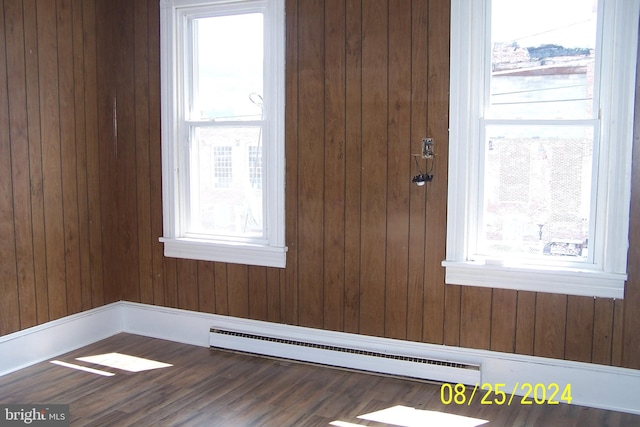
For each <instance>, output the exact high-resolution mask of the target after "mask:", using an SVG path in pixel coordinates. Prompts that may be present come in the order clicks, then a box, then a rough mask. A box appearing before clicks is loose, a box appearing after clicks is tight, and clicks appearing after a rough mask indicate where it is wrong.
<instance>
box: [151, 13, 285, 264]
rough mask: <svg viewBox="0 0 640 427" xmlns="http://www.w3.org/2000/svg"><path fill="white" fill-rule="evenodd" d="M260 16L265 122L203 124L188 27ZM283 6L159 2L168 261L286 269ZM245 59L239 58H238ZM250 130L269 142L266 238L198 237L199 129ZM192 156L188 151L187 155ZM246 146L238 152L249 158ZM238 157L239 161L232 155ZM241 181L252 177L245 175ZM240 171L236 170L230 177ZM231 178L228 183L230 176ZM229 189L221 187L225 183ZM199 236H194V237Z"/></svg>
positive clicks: (264, 167) (263, 172)
mask: <svg viewBox="0 0 640 427" xmlns="http://www.w3.org/2000/svg"><path fill="white" fill-rule="evenodd" d="M255 12H258V13H262V14H263V16H264V21H263V22H264V24H263V25H264V32H263V35H264V59H263V64H262V66H263V73H264V80H263V83H262V85H263V91H264V92H263V94H261V98H260V99H261V100H263V103H264V105H263V106H261V108H264V109H263V117H262V118H261V119H259V120H258V119H256V120H253V121H251V120H245V121H236V122H224V121H222V122H220V121H216V119H210V120H209V121H208V122H207V120H208V119H206V118H205V119H201V118H198V117H195V118H194V117H193V114H191V113H190V111H189V109H190V106H189V103H190V102H192V101H189V96H190V93H191V91H195V89H193V88H194V87H196V86H197V85H198V82H197V81H194V80H197V78H196V77H193V76H194V74H193V72H191V71H190V70H192V68H190V67H192V66H193V67H197V64H195V65H194V64H193V62H194V61H196V58H194V57H193V55H192V52H193V49H194V48H193V45H192V43H193V41H192V39H191V34H193V33H192V32H190V31H192V30H191V28H190V26H189V21H190V20H191V19H194V18H200V17H205V18H206V17H209V16H227V15H234V14H243V13H255ZM284 14H285V12H284V0H161V1H160V19H161V22H160V47H161V101H162V105H161V118H162V184H163V186H162V188H163V190H162V196H163V236H162V237H161V238H160V241H161V242H163V244H164V254H165V256H168V257H175V258H187V259H196V260H205V261H219V262H228V263H239V264H247V265H261V266H268V267H280V268H283V267H285V265H286V252H287V248H286V244H285V191H284V183H285V152H284V148H285V144H284V103H285V90H284V87H285V83H284V55H285V53H284V50H285V42H284V39H285V16H284ZM237 54H238V55H241V54H242V53H241V52H238V53H237ZM225 126H226V127H233V126H236V127H248V128H251V127H253V128H254V129H259V134H260V138H261V140H262V141H264V143H263V146H262V147H261V151H260V152H261V154H262V164H261V165H260V167H261V169H260V179H261V183H260V185H261V187H260V189H259V190H260V194H261V200H262V207H261V211H260V213H259V214H260V218H261V222H262V224H261V226H262V229H261V230H262V231H261V234H260V235H259V236H257V237H255V238H253V237H251V236H249V237H245V236H233V235H230V236H224V235H223V236H220V235H214V234H207V233H199V232H198V230H197V229H194V228H193V227H192V224H191V223H190V221H191V218H197V215H198V214H194V215H195V216H193V215H191V214H190V210H192V209H193V206H198V203H197V201H196V202H195V203H192V202H191V201H190V198H193V197H194V194H196V193H194V192H193V191H192V189H191V188H190V185H192V184H191V182H190V179H193V178H189V176H190V175H189V174H190V168H192V167H193V168H195V167H198V166H197V165H196V166H194V165H193V164H192V163H194V158H195V159H197V157H198V155H197V154H198V152H197V151H193V150H195V149H190V148H189V144H190V138H191V139H192V138H193V135H194V132H195V131H194V129H205V128H207V127H209V128H211V129H223V128H224V127H225ZM256 132H257V131H256ZM190 150H191V151H190ZM247 150H248V149H247V147H246V146H243V147H241V148H239V149H238V152H237V153H236V154H234V156H236V157H237V158H242V159H248V156H247ZM234 158H235V157H234ZM242 172H243V179H246V180H247V181H248V180H249V172H248V171H247V170H243V171H242ZM233 173H234V174H235V173H236V172H235V171H234V172H233ZM225 179H231V178H225ZM221 186H224V185H221ZM194 230H195V231H194Z"/></svg>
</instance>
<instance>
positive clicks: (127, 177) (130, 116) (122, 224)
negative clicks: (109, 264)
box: [111, 0, 140, 301]
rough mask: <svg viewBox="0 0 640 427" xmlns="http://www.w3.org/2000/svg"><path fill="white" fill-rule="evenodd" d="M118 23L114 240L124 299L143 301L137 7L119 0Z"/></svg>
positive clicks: (116, 21) (118, 274) (116, 20)
mask: <svg viewBox="0 0 640 427" xmlns="http://www.w3.org/2000/svg"><path fill="white" fill-rule="evenodd" d="M116 4H117V6H116V7H117V9H116V11H117V15H116V19H115V27H114V31H115V34H114V35H115V36H116V37H115V38H116V40H117V42H116V46H117V50H116V54H115V59H116V66H117V75H116V78H115V85H116V86H115V89H116V91H115V103H116V105H115V108H116V117H115V118H114V126H115V133H116V135H115V141H114V147H113V153H112V154H113V156H114V157H115V170H114V171H113V175H112V176H111V179H112V180H113V181H114V184H115V198H116V200H117V206H118V209H117V211H116V212H115V216H116V227H117V228H115V229H113V230H112V233H113V234H112V239H113V237H115V236H118V237H117V240H118V245H117V253H116V254H115V255H116V256H115V262H117V263H118V265H119V269H118V272H117V279H118V280H119V281H120V286H121V288H120V298H122V299H125V300H128V301H140V287H139V286H136V284H137V281H138V280H139V258H138V246H139V245H138V231H137V229H136V228H137V222H136V216H137V194H138V191H137V187H138V182H137V174H136V139H135V137H136V113H135V106H136V97H135V94H136V90H135V86H134V82H135V57H134V53H135V50H134V42H133V40H134V31H135V30H134V28H135V27H136V25H135V23H134V4H133V2H131V1H129V0H118V1H117V2H116Z"/></svg>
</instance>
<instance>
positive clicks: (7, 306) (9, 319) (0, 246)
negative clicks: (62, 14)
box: [0, 5, 20, 335]
mask: <svg viewBox="0 0 640 427" xmlns="http://www.w3.org/2000/svg"><path fill="white" fill-rule="evenodd" d="M2 6H3V7H1V8H0V21H1V22H4V18H5V16H4V5H2ZM5 43H6V37H5V32H4V31H1V32H0V82H6V81H7V51H6V47H5ZM14 217H15V215H14V212H13V188H12V185H11V136H10V134H9V100H8V94H7V87H6V85H4V84H0V235H2V236H6V237H3V238H2V239H0V276H1V277H3V278H6V279H3V280H1V281H0V292H2V298H0V334H2V335H4V334H9V333H11V332H15V331H17V330H19V329H20V310H19V297H18V277H17V276H18V272H17V270H16V241H15V233H14V225H13V218H14Z"/></svg>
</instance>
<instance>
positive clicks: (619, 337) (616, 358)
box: [611, 299, 625, 366]
mask: <svg viewBox="0 0 640 427" xmlns="http://www.w3.org/2000/svg"><path fill="white" fill-rule="evenodd" d="M624 301H625V300H620V299H617V300H614V304H613V340H612V341H613V342H612V343H611V364H612V365H613V366H623V365H622V357H623V356H622V355H623V346H624V344H623V334H622V331H623V330H624V312H625V305H624Z"/></svg>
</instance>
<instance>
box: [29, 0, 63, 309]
mask: <svg viewBox="0 0 640 427" xmlns="http://www.w3.org/2000/svg"><path fill="white" fill-rule="evenodd" d="M36 7H37V26H38V54H39V58H38V65H39V74H38V76H39V88H40V119H41V136H42V169H43V181H44V182H43V191H44V208H45V215H44V220H45V233H46V242H47V243H46V244H47V281H48V298H49V315H50V319H51V320H53V319H59V318H61V317H63V316H65V315H66V314H67V313H68V311H67V287H66V274H65V266H66V262H65V241H66V238H65V237H66V236H65V229H64V207H63V189H62V170H61V169H62V165H61V163H60V159H61V155H62V153H61V151H62V149H61V146H60V99H59V86H58V82H59V79H58V34H57V29H56V23H57V19H56V17H57V14H56V4H55V2H38V3H36Z"/></svg>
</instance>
